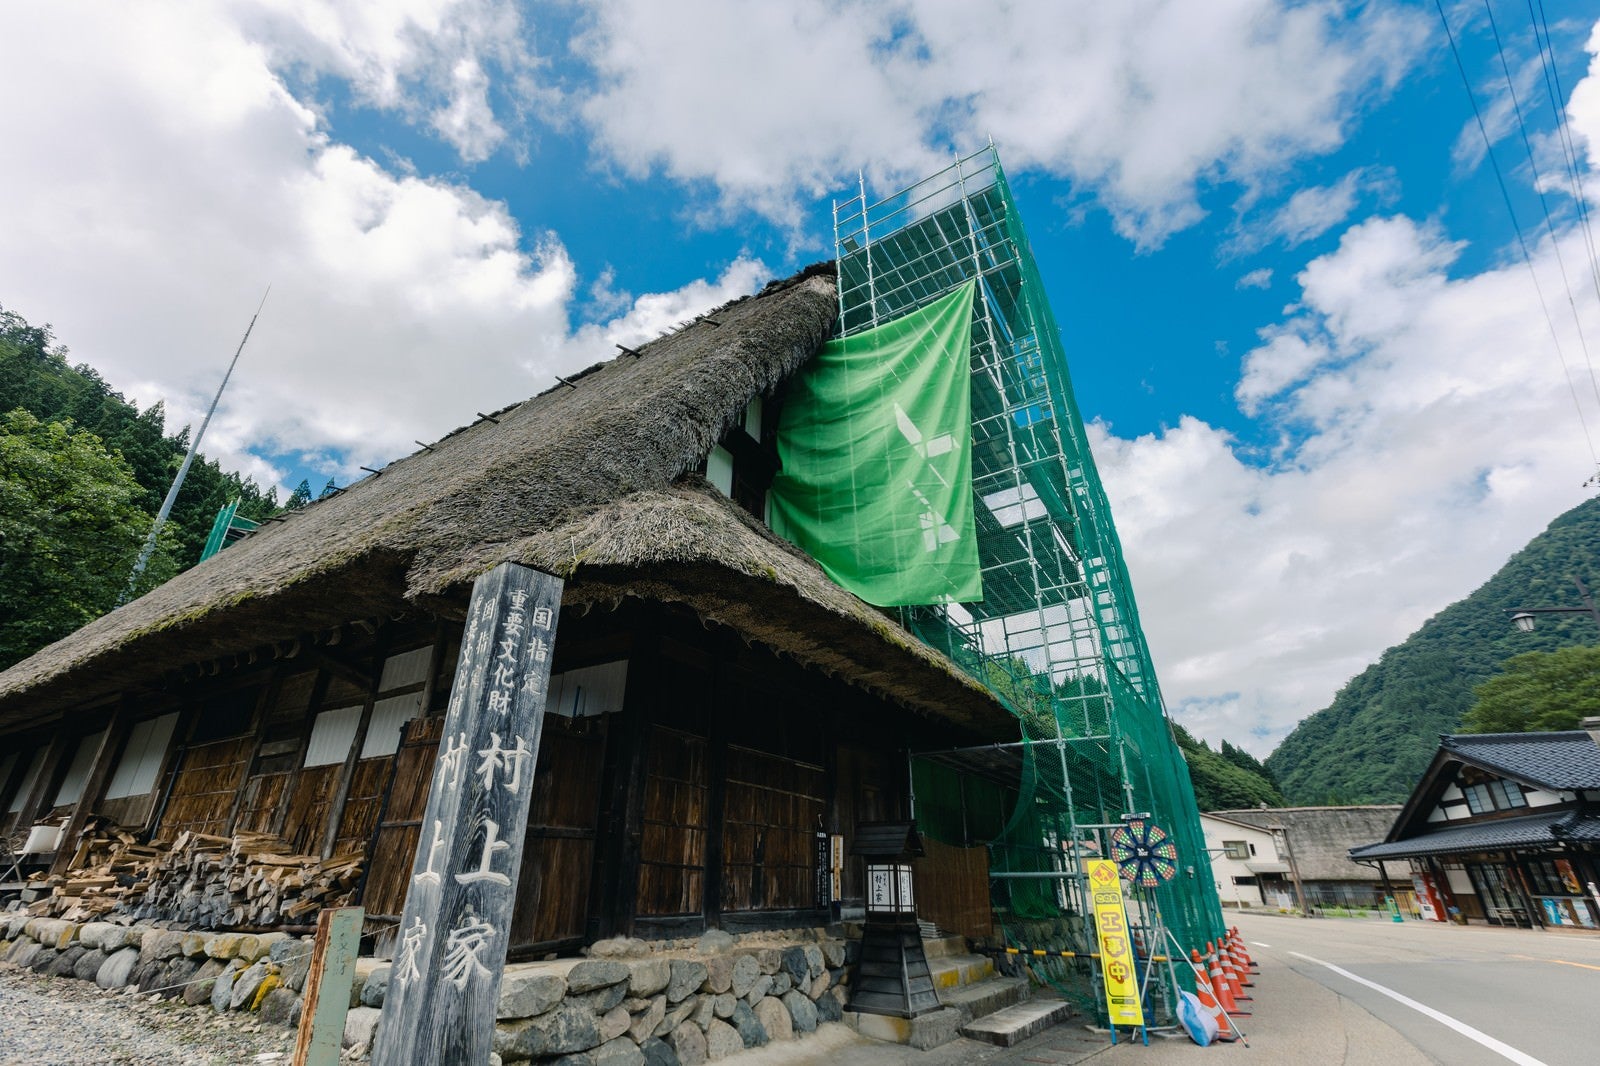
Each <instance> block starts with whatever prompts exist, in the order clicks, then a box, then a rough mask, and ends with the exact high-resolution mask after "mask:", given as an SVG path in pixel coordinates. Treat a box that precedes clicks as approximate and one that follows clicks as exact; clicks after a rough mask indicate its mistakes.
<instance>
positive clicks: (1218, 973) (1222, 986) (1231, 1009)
mask: <svg viewBox="0 0 1600 1066" xmlns="http://www.w3.org/2000/svg"><path fill="white" fill-rule="evenodd" d="M1206 968H1207V969H1208V971H1209V972H1210V976H1211V990H1212V992H1213V993H1214V994H1215V995H1216V997H1217V1002H1218V1003H1220V1004H1222V1009H1223V1010H1225V1011H1227V1012H1228V1013H1229V1014H1249V1013H1250V1012H1249V1011H1242V1010H1240V1009H1239V1004H1238V1002H1237V1001H1236V1000H1235V999H1234V998H1233V989H1232V988H1230V987H1228V979H1227V978H1226V977H1224V976H1223V974H1222V961H1221V957H1220V956H1219V955H1218V954H1217V951H1216V948H1215V947H1213V946H1212V944H1211V943H1210V942H1209V941H1207V943H1206Z"/></svg>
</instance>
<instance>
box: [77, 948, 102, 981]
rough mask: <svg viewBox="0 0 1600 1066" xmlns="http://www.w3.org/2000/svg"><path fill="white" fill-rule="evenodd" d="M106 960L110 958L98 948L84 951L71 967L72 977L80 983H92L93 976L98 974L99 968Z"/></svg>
mask: <svg viewBox="0 0 1600 1066" xmlns="http://www.w3.org/2000/svg"><path fill="white" fill-rule="evenodd" d="M108 958H110V956H109V955H107V954H106V953H105V952H103V951H101V950H100V949H99V948H95V949H94V950H93V951H85V952H84V953H83V954H82V955H80V956H79V957H78V961H77V963H76V964H74V966H73V967H72V976H74V977H76V978H77V979H78V980H80V981H93V980H94V975H95V974H97V973H99V972H100V967H101V966H102V965H103V964H104V963H105V961H106V959H108Z"/></svg>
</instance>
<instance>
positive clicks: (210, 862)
mask: <svg viewBox="0 0 1600 1066" xmlns="http://www.w3.org/2000/svg"><path fill="white" fill-rule="evenodd" d="M79 856H81V857H82V858H83V859H84V862H83V865H82V866H80V867H78V868H75V869H73V870H71V871H70V872H69V873H68V874H67V875H65V876H64V877H63V876H60V875H56V876H53V877H50V878H47V879H45V882H44V885H48V886H49V887H51V888H52V890H53V891H52V893H51V895H50V896H49V898H47V899H42V900H39V901H38V902H36V903H35V904H33V905H32V906H31V907H30V910H32V909H34V908H38V909H37V910H36V911H35V913H42V914H49V915H52V916H54V917H62V918H67V919H68V920H71V921H88V920H91V919H94V918H98V917H100V916H103V915H109V914H121V915H128V916H130V917H133V918H135V919H150V920H165V921H172V922H177V923H179V924H181V925H183V926H187V927H189V928H192V929H236V928H241V927H246V928H248V927H257V926H275V925H300V924H304V923H305V919H306V916H307V915H310V914H313V913H314V912H316V911H318V910H320V909H322V908H323V907H339V906H344V905H345V904H347V903H349V901H350V898H351V897H352V896H353V895H354V893H355V889H356V885H357V882H358V881H359V880H360V877H361V863H362V856H361V854H360V853H353V854H345V855H336V856H334V857H333V858H331V859H323V858H322V857H320V856H318V855H296V854H292V853H290V850H289V846H288V845H287V844H285V843H284V842H283V841H282V840H280V839H279V838H277V837H275V836H272V835H270V834H267V833H240V834H239V835H237V836H232V837H220V836H209V835H207V834H204V833H187V832H186V833H181V834H179V836H178V838H177V839H176V840H174V841H172V842H171V843H170V844H168V843H165V842H162V841H157V842H155V843H153V844H150V845H140V844H138V843H136V842H135V841H134V840H133V838H132V837H131V836H128V835H127V834H126V833H120V832H117V833H112V834H106V835H105V838H104V839H101V840H98V841H95V842H93V843H92V844H91V845H89V846H87V847H86V848H85V847H80V849H79ZM75 858H76V857H75ZM41 887H43V886H41ZM40 904H44V905H45V906H43V907H41V906H40Z"/></svg>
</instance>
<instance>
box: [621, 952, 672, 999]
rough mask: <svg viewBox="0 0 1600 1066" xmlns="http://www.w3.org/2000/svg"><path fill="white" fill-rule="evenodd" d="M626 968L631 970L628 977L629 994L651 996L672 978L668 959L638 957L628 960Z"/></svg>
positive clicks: (670, 962) (670, 963) (670, 964)
mask: <svg viewBox="0 0 1600 1066" xmlns="http://www.w3.org/2000/svg"><path fill="white" fill-rule="evenodd" d="M628 969H629V970H630V971H631V976H629V978H628V995H630V996H653V995H655V994H656V993H657V992H659V991H661V990H662V989H663V988H666V987H667V982H668V981H670V980H672V961H671V960H670V959H640V960H638V961H636V962H630V963H629V964H628Z"/></svg>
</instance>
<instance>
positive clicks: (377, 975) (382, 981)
mask: <svg viewBox="0 0 1600 1066" xmlns="http://www.w3.org/2000/svg"><path fill="white" fill-rule="evenodd" d="M502 983H503V981H502ZM388 994H389V967H387V966H379V967H378V968H377V969H376V970H373V971H372V972H371V973H369V974H367V980H366V982H365V983H364V984H362V986H361V1005H362V1006H363V1007H377V1008H379V1009H380V1010H381V1009H382V1008H383V1000H384V997H385V996H387V995H388Z"/></svg>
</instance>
